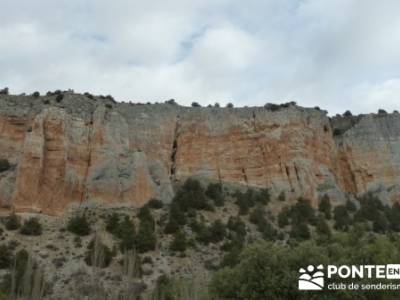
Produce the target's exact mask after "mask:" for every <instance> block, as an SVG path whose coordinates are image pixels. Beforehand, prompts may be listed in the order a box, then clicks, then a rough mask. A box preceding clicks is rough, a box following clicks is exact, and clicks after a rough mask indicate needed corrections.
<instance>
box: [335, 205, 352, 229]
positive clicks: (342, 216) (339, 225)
mask: <svg viewBox="0 0 400 300" xmlns="http://www.w3.org/2000/svg"><path fill="white" fill-rule="evenodd" d="M333 219H334V220H335V225H334V228H335V229H336V230H347V229H348V228H349V226H350V225H351V217H350V215H349V213H348V212H347V208H346V206H345V205H338V206H336V207H335V209H334V210H333Z"/></svg>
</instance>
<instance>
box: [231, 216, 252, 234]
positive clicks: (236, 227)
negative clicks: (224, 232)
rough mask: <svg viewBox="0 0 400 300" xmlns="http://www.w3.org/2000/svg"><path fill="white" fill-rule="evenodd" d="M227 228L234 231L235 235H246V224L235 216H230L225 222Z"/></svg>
mask: <svg viewBox="0 0 400 300" xmlns="http://www.w3.org/2000/svg"><path fill="white" fill-rule="evenodd" d="M227 228H228V230H229V231H230V233H231V232H234V233H235V237H240V238H243V239H244V237H245V236H246V234H247V232H246V224H245V223H244V222H243V221H242V219H241V218H240V217H239V216H237V217H230V218H229V220H228V223H227Z"/></svg>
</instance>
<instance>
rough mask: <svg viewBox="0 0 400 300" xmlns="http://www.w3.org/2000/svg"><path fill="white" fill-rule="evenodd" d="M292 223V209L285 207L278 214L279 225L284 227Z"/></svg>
mask: <svg viewBox="0 0 400 300" xmlns="http://www.w3.org/2000/svg"><path fill="white" fill-rule="evenodd" d="M289 224H290V209H289V208H288V207H284V208H283V209H282V210H281V211H280V212H279V214H278V226H279V227H281V228H283V227H285V226H287V225H289Z"/></svg>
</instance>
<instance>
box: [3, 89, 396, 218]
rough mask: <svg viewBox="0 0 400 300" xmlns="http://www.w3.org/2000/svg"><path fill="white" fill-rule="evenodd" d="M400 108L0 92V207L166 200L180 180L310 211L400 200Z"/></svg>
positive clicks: (50, 209) (53, 211)
mask: <svg viewBox="0 0 400 300" xmlns="http://www.w3.org/2000/svg"><path fill="white" fill-rule="evenodd" d="M399 149H400V115H399V114H398V113H397V112H395V113H393V114H388V113H386V112H384V111H380V112H379V113H378V114H368V115H361V116H352V115H351V113H350V112H346V113H345V114H344V115H343V116H337V117H334V118H329V117H328V116H327V112H326V111H323V110H320V109H319V108H303V107H299V106H297V105H296V104H295V103H294V102H289V103H285V104H281V105H275V104H266V105H265V106H264V107H244V108H234V107H232V106H228V107H224V108H222V107H219V106H213V107H200V106H199V105H198V104H195V105H193V107H182V106H179V105H177V104H176V103H175V102H174V101H173V100H170V101H166V102H165V103H162V104H141V105H140V104H133V103H117V102H115V101H114V100H113V98H112V97H111V96H94V95H91V94H89V93H85V94H77V93H74V92H73V91H64V92H63V91H55V92H49V93H47V94H46V95H40V94H39V93H33V94H32V95H9V94H8V92H7V91H3V92H2V93H0V159H2V163H4V164H3V165H2V167H1V168H0V171H1V173H0V205H1V206H3V207H11V208H15V209H16V210H17V211H20V212H43V213H45V214H50V215H60V214H62V213H63V212H64V211H65V210H66V209H68V207H69V206H70V205H71V204H74V203H75V204H76V203H78V204H79V203H98V202H101V203H105V204H117V205H119V204H121V203H124V204H130V205H134V206H137V207H139V206H141V205H143V204H145V203H147V201H149V199H151V198H154V197H155V198H158V199H160V200H162V201H163V202H164V203H169V202H170V201H171V199H172V198H173V197H174V190H173V185H174V184H175V182H183V181H184V180H185V179H186V178H188V177H198V178H203V179H208V180H217V181H220V182H221V183H224V184H242V185H245V186H251V187H258V188H263V187H268V188H270V192H271V195H273V196H275V197H277V196H278V195H279V194H281V193H284V194H285V197H286V198H287V199H288V200H289V201H291V202H292V203H294V202H296V200H297V199H298V198H299V197H304V198H307V199H309V200H310V201H311V204H312V205H313V206H314V207H316V205H317V202H318V199H319V198H320V197H321V196H323V195H324V194H328V195H329V197H330V199H331V201H332V202H334V203H345V201H346V197H347V196H346V195H347V194H352V195H361V194H364V193H366V192H368V191H374V192H377V193H379V196H380V198H381V199H382V200H383V201H385V203H394V202H396V201H398V199H399V195H400V185H399V182H400V155H399V153H400V151H399Z"/></svg>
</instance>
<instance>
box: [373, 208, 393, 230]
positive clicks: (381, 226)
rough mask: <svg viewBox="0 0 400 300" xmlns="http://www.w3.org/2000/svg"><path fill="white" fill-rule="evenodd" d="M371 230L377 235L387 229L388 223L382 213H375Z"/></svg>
mask: <svg viewBox="0 0 400 300" xmlns="http://www.w3.org/2000/svg"><path fill="white" fill-rule="evenodd" d="M372 229H373V231H375V232H379V233H385V232H386V231H387V230H388V229H389V221H388V219H387V217H386V215H385V214H384V213H382V212H377V216H376V218H375V220H374V221H373V223H372Z"/></svg>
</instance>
